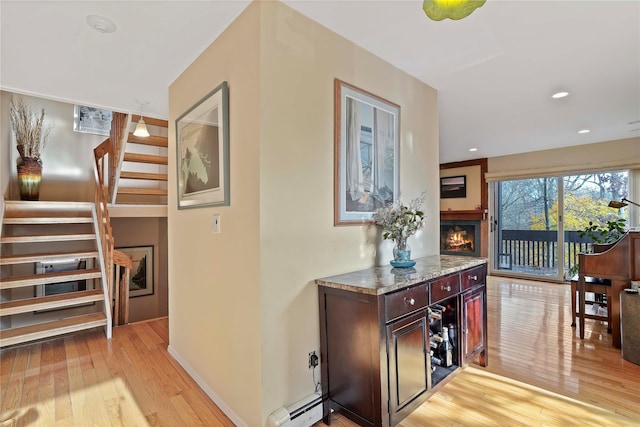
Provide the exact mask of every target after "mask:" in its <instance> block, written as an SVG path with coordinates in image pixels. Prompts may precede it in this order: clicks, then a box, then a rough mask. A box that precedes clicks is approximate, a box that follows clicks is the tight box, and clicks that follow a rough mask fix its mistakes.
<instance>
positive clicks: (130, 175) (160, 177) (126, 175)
mask: <svg viewBox="0 0 640 427" xmlns="http://www.w3.org/2000/svg"><path fill="white" fill-rule="evenodd" d="M120 179H149V180H154V181H167V180H168V175H167V174H166V173H148V172H130V171H122V172H120Z"/></svg>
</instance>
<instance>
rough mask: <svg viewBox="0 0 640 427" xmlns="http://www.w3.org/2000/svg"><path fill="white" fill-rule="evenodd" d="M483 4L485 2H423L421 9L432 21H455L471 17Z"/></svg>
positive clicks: (441, 0)
mask: <svg viewBox="0 0 640 427" xmlns="http://www.w3.org/2000/svg"><path fill="white" fill-rule="evenodd" d="M485 2H486V0H424V2H423V3H422V9H423V10H424V13H426V15H427V16H428V17H429V18H431V19H432V20H434V21H442V20H443V19H447V18H449V19H452V20H454V21H457V20H458V19H462V18H466V17H467V16H469V15H471V13H472V12H473V11H474V10H476V9H477V8H479V7H481V6H482V5H484V3H485Z"/></svg>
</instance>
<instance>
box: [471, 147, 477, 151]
mask: <svg viewBox="0 0 640 427" xmlns="http://www.w3.org/2000/svg"><path fill="white" fill-rule="evenodd" d="M469 151H478V149H477V148H469Z"/></svg>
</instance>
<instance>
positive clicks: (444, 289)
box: [430, 274, 460, 304]
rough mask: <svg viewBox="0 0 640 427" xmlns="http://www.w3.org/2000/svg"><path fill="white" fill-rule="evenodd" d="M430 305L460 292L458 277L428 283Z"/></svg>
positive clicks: (453, 276)
mask: <svg viewBox="0 0 640 427" xmlns="http://www.w3.org/2000/svg"><path fill="white" fill-rule="evenodd" d="M430 288H431V289H430V291H431V303H432V304H433V303H434V302H438V301H441V300H443V299H446V298H449V297H450V296H453V295H455V294H457V293H459V292H460V277H459V276H458V275H457V274H454V275H452V276H448V277H445V278H442V279H438V280H436V281H435V282H431V283H430Z"/></svg>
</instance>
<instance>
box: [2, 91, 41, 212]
mask: <svg viewBox="0 0 640 427" xmlns="http://www.w3.org/2000/svg"><path fill="white" fill-rule="evenodd" d="M9 115H10V117H11V129H12V130H13V133H14V135H15V137H16V148H17V149H18V153H20V161H19V162H18V187H19V189H20V199H21V200H38V199H39V198H40V181H41V180H42V161H41V158H40V155H41V152H42V150H43V149H44V147H45V145H46V144H47V141H48V139H49V132H50V130H51V128H49V127H45V126H44V116H45V112H44V108H43V109H42V110H41V111H39V112H38V111H35V110H33V109H32V108H31V107H30V106H28V105H27V104H25V102H24V100H23V99H22V98H17V99H13V100H12V101H11V105H10V107H9Z"/></svg>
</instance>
